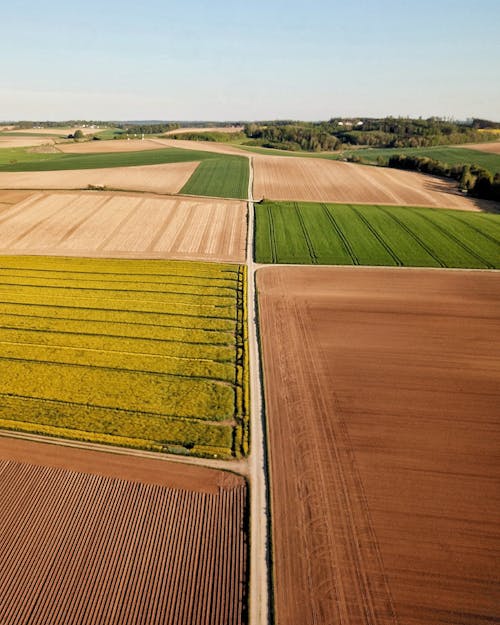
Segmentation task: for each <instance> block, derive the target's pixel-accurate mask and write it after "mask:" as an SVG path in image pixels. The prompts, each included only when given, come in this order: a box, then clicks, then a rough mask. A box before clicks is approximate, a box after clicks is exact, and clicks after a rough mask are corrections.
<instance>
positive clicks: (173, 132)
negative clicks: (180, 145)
mask: <svg viewBox="0 0 500 625" xmlns="http://www.w3.org/2000/svg"><path fill="white" fill-rule="evenodd" d="M242 130H243V126H225V127H223V128H221V127H220V126H207V127H205V128H177V129H176V130H169V131H168V132H166V133H165V134H166V135H181V134H187V133H190V132H235V133H236V132H241V131H242Z"/></svg>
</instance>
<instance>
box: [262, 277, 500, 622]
mask: <svg viewBox="0 0 500 625" xmlns="http://www.w3.org/2000/svg"><path fill="white" fill-rule="evenodd" d="M257 287H258V292H259V310H260V328H261V336H262V343H263V366H264V385H265V399H266V414H267V422H268V436H269V453H270V480H271V507H272V531H273V562H274V592H275V611H276V623H277V624H278V625H288V624H290V623H316V624H318V625H319V624H324V625H336V624H340V623H342V625H351V624H352V625H379V624H382V625H389V624H396V623H398V624H400V625H403V624H404V625H438V624H439V625H457V624H460V625H469V624H470V625H473V624H474V625H477V624H479V623H481V624H484V625H486V624H487V623H493V622H497V621H498V620H499V619H500V611H499V606H500V593H499V587H500V586H499V582H500V567H499V564H498V562H499V559H498V553H499V549H500V533H499V531H498V508H499V500H500V488H499V484H500V463H499V462H498V440H499V433H500V412H499V410H498V407H499V405H500V385H499V379H500V361H499V359H498V353H500V282H499V276H498V273H495V272H474V271H446V270H413V269H361V268H322V267H315V268H297V267H286V268H284V267H276V268H265V269H261V270H259V271H258V272H257Z"/></svg>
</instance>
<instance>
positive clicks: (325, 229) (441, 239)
mask: <svg viewBox="0 0 500 625" xmlns="http://www.w3.org/2000/svg"><path fill="white" fill-rule="evenodd" d="M255 210H256V239H255V245H256V254H255V256H256V260H257V262H259V263H273V262H274V263H303V264H324V265H382V266H397V265H399V266H405V267H464V268H466V267H470V268H500V216H498V215H492V214H484V213H468V212H464V211H455V210H444V209H433V208H413V207H399V206H365V205H344V204H316V203H304V202H301V203H297V202H267V201H266V202H263V203H262V204H257V205H256V206H255Z"/></svg>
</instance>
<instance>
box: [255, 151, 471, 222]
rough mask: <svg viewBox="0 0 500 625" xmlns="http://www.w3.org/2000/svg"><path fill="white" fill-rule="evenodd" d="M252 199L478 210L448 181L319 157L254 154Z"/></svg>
mask: <svg viewBox="0 0 500 625" xmlns="http://www.w3.org/2000/svg"><path fill="white" fill-rule="evenodd" d="M253 164H254V193H253V194H254V197H255V198H256V199H260V198H266V199H270V200H297V201H300V200H303V201H311V202H344V203H350V202H353V203H359V204H362V203H364V204H395V205H408V206H440V207H444V208H458V209H464V210H479V206H480V205H481V204H480V203H479V202H478V201H477V200H473V199H470V198H467V197H464V196H463V195H462V194H460V193H459V192H458V191H457V190H456V186H455V185H454V184H452V183H450V182H448V181H445V180H441V179H439V178H435V177H432V176H427V175H424V174H419V173H414V172H407V171H401V170H398V169H389V168H385V167H372V166H368V165H358V164H353V163H342V162H338V161H330V160H326V159H320V158H299V157H296V158H291V157H287V156H258V157H254V158H253Z"/></svg>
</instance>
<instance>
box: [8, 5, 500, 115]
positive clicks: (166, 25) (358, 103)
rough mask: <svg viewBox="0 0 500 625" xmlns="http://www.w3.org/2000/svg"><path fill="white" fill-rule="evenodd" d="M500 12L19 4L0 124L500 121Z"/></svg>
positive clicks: (11, 8) (12, 21)
mask: <svg viewBox="0 0 500 625" xmlns="http://www.w3.org/2000/svg"><path fill="white" fill-rule="evenodd" d="M499 24H500V0H474V1H471V0H418V2H417V1H415V0H411V1H410V0H349V1H347V0H308V1H307V2H306V1H305V0H303V1H298V0H252V2H246V1H243V0H231V1H230V0H182V1H175V2H174V1H171V0H143V1H142V2H138V1H137V0H133V1H132V0H120V1H118V0H99V1H97V0H85V1H82V0H69V1H68V0H46V1H45V2H40V0H16V2H5V3H2V5H1V8H0V29H1V30H0V32H1V35H0V120H3V121H10V120H21V119H28V120H64V119H99V120H140V119H142V120H145V119H161V120H212V121H223V120H227V121H237V120H269V119H301V120H320V119H329V118H331V117H337V116H345V117H348V116H373V117H377V116H385V115H394V116H407V115H408V116H413V117H418V116H422V117H429V116H431V115H437V116H440V117H451V118H454V119H466V118H469V117H482V118H487V119H494V120H497V121H499V120H500V36H499V35H498V26H499Z"/></svg>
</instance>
